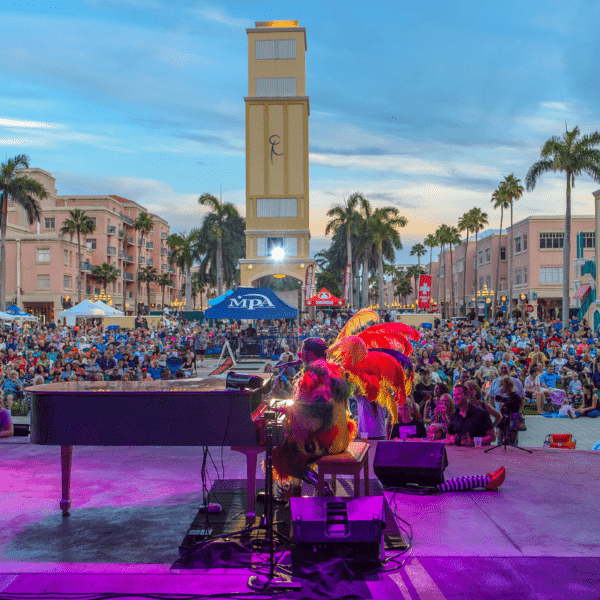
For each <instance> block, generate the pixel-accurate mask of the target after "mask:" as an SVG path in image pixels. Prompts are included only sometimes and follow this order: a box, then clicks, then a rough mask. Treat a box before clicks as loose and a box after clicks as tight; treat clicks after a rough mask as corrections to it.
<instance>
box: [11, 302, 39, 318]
mask: <svg viewBox="0 0 600 600" xmlns="http://www.w3.org/2000/svg"><path fill="white" fill-rule="evenodd" d="M4 312H6V313H8V314H9V315H13V317H15V318H16V319H24V320H27V321H37V320H38V318H37V317H34V316H33V315H30V314H29V313H28V312H25V311H24V310H21V309H20V308H19V307H18V306H17V305H16V304H11V305H10V306H9V307H8V308H7V309H6V310H5V311H4Z"/></svg>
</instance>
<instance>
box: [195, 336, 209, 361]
mask: <svg viewBox="0 0 600 600" xmlns="http://www.w3.org/2000/svg"><path fill="white" fill-rule="evenodd" d="M205 353H206V331H205V330H204V328H203V327H200V329H199V330H198V331H197V333H196V335H195V336H194V354H195V355H196V361H198V356H199V357H200V366H202V365H203V364H204V354H205Z"/></svg>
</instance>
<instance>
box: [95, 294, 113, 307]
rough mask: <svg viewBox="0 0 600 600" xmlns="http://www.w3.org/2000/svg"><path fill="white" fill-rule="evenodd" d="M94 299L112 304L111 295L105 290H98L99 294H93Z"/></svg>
mask: <svg viewBox="0 0 600 600" xmlns="http://www.w3.org/2000/svg"><path fill="white" fill-rule="evenodd" d="M94 300H100V301H102V302H104V303H105V304H108V305H109V306H112V296H111V295H110V294H107V293H106V290H100V293H99V294H94Z"/></svg>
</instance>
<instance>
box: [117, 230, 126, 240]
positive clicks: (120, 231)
mask: <svg viewBox="0 0 600 600" xmlns="http://www.w3.org/2000/svg"><path fill="white" fill-rule="evenodd" d="M118 235H119V237H120V238H122V237H123V236H124V235H125V232H124V231H123V230H122V229H119V234H118Z"/></svg>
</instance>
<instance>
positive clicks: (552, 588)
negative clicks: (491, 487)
mask: <svg viewBox="0 0 600 600" xmlns="http://www.w3.org/2000/svg"><path fill="white" fill-rule="evenodd" d="M211 453H212V457H213V459H214V463H215V465H216V467H217V468H218V471H219V475H220V476H221V477H222V476H223V473H222V469H224V474H225V479H228V480H243V479H245V463H244V460H243V457H242V455H240V454H238V453H234V452H232V451H230V450H229V449H228V448H223V449H222V452H221V448H211ZM373 454H374V448H371V460H372V456H373ZM448 458H449V462H450V466H449V467H448V469H447V470H446V478H450V477H456V476H461V475H471V474H485V473H486V472H489V471H494V470H495V469H497V468H498V467H499V466H504V467H505V468H506V471H507V477H506V482H505V484H504V485H503V486H502V487H501V489H500V491H499V492H497V493H495V492H480V491H478V492H456V493H447V494H442V495H436V496H406V495H400V494H398V495H396V496H395V498H394V504H395V510H396V512H397V513H398V514H399V515H400V516H401V517H402V518H404V519H405V520H407V521H408V522H410V523H411V524H412V527H413V531H414V540H413V555H412V557H411V558H410V559H409V560H408V561H407V563H406V565H405V567H404V568H403V569H402V570H400V571H397V572H396V573H394V574H391V575H390V574H387V575H379V576H377V577H376V578H374V579H373V580H369V581H367V582H366V584H367V586H368V589H369V590H370V593H371V595H372V597H374V598H388V597H389V598H396V599H397V598H400V599H413V600H415V599H419V598H421V599H425V598H428V599H432V600H438V599H439V600H443V599H444V598H446V599H448V600H450V599H454V598H456V599H458V598H460V599H464V600H467V599H469V600H470V599H473V600H484V599H488V598H489V599H496V598H497V599H498V600H499V599H501V598H502V599H509V598H515V599H517V598H518V599H545V600H546V599H547V600H550V599H551V600H559V599H561V598H565V599H567V598H568V599H569V600H572V599H574V598H576V599H577V600H587V599H588V598H589V599H590V600H591V599H596V600H597V599H598V598H600V518H599V515H600V513H599V510H598V507H599V506H600V504H599V500H600V485H599V483H598V473H600V453H598V452H591V451H579V450H576V451H568V450H541V449H535V450H534V452H533V454H531V455H529V454H526V453H524V452H521V451H519V450H513V449H509V450H508V451H507V452H505V451H504V450H503V449H499V450H495V451H494V452H492V453H490V454H483V452H482V451H481V450H475V449H470V448H454V447H450V448H448ZM200 466H201V452H200V449H198V448H166V447H162V448H161V447H156V448H148V447H143V448H141V447H140V448H135V447H134V448H121V447H119V448H114V447H113V448H104V447H76V448H75V449H74V452H73V481H72V492H71V495H72V500H73V507H72V511H71V516H70V517H68V518H66V519H64V518H63V517H62V516H61V513H60V510H59V508H58V502H59V499H60V449H59V448H57V447H48V446H46V447H43V446H34V445H32V444H28V443H26V440H23V439H21V440H19V439H18V438H13V439H11V440H5V441H3V442H2V443H0V468H1V469H2V477H1V480H0V596H1V595H2V594H9V593H20V592H28V593H35V592H42V591H44V592H50V591H55V592H61V591H62V592H70V593H75V592H91V591H93V592H97V593H101V592H103V591H110V592H140V593H143V592H148V593H149V592H153V593H189V594H191V593H198V594H206V593H208V592H207V590H209V591H210V593H212V594H221V593H223V594H225V593H228V592H245V591H246V589H247V588H246V582H247V580H248V575H249V573H248V572H247V571H245V570H238V569H227V570H225V569H213V570H210V571H175V570H171V569H170V567H171V565H172V564H173V562H174V561H175V560H176V559H177V558H178V545H179V544H180V543H181V541H182V539H183V536H184V535H185V533H186V532H187V529H188V527H189V526H190V524H191V522H192V520H193V519H194V517H195V515H196V513H197V510H198V506H199V505H200V504H201V494H200V487H201V486H200V481H199V472H200ZM210 473H211V476H212V477H213V478H215V477H216V473H215V468H214V467H213V466H212V465H211V469H210ZM371 477H374V475H373V474H372V471H371ZM346 487H347V486H346ZM386 496H387V497H388V499H390V494H387V493H386ZM209 582H210V583H209Z"/></svg>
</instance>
